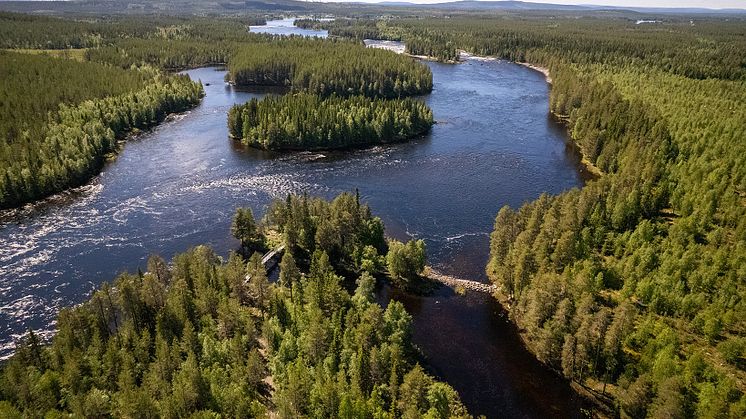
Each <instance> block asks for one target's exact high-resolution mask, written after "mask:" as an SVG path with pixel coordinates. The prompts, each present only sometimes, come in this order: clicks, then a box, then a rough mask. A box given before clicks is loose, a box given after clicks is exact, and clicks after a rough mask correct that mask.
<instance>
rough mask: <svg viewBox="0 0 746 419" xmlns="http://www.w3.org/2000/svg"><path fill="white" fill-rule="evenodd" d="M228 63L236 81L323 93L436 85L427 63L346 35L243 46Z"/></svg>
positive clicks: (405, 92) (393, 91) (389, 93)
mask: <svg viewBox="0 0 746 419" xmlns="http://www.w3.org/2000/svg"><path fill="white" fill-rule="evenodd" d="M228 69H229V72H230V79H231V81H233V82H234V83H236V84H237V85H270V86H278V85H279V86H289V87H292V89H293V90H295V91H304V92H308V93H315V94H318V95H321V96H330V95H332V94H335V95H337V96H349V95H364V96H368V97H382V98H399V97H404V96H414V95H421V94H425V93H429V92H430V91H431V90H432V88H433V76H432V74H431V73H430V69H429V68H428V67H427V66H425V65H423V64H422V63H419V62H416V61H414V60H412V59H410V58H408V57H403V56H398V55H396V54H392V53H391V52H389V51H383V50H379V49H374V48H365V47H364V46H363V45H360V44H359V43H353V42H343V41H329V40H318V39H303V38H294V39H281V40H277V41H275V42H272V44H270V45H258V46H257V47H254V48H247V47H242V48H240V49H239V50H238V52H237V53H236V55H235V56H233V57H232V58H231V60H230V64H229V66H228Z"/></svg>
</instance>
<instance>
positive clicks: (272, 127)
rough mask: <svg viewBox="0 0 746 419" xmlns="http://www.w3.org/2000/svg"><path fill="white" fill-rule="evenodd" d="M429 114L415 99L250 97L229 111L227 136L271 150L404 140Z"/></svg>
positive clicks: (425, 124) (423, 126)
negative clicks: (259, 98)
mask: <svg viewBox="0 0 746 419" xmlns="http://www.w3.org/2000/svg"><path fill="white" fill-rule="evenodd" d="M432 124H433V114H432V111H431V110H430V108H428V107H427V105H425V104H424V103H423V102H421V101H417V100H413V99H409V98H407V99H393V100H381V99H368V98H365V97H362V96H354V97H349V98H338V97H334V96H333V97H331V98H328V99H322V98H321V97H319V96H316V95H311V94H305V93H300V94H291V95H285V96H280V97H275V96H268V97H266V98H264V99H262V100H257V99H252V100H250V101H249V102H247V103H245V104H243V105H236V106H234V107H233V108H231V110H230V112H229V113H228V127H229V130H230V133H231V136H232V137H234V138H236V139H240V140H241V142H243V143H245V144H248V145H251V146H254V147H259V148H263V149H269V150H286V149H295V150H317V149H333V148H349V147H360V146H364V145H370V144H380V143H386V142H396V141H404V140H406V139H409V138H412V137H417V136H420V135H423V134H425V133H426V132H427V131H429V130H430V126H431V125H432Z"/></svg>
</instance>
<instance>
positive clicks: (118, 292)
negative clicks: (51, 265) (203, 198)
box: [0, 194, 470, 419]
mask: <svg viewBox="0 0 746 419" xmlns="http://www.w3.org/2000/svg"><path fill="white" fill-rule="evenodd" d="M268 229H274V230H275V231H277V230H279V231H284V234H283V239H282V240H283V242H284V244H285V253H284V255H283V256H282V261H281V263H280V275H279V281H277V282H270V281H269V279H268V277H267V272H266V270H265V266H264V264H263V263H262V260H261V255H260V254H259V253H253V255H252V256H251V257H250V258H249V260H248V263H247V262H246V260H244V259H243V258H242V257H241V256H239V255H238V254H237V253H231V254H230V256H229V257H228V258H227V259H226V260H223V259H222V258H221V257H219V256H218V255H217V254H215V252H213V251H212V250H211V249H210V248H208V247H205V246H197V247H195V248H193V249H191V250H190V251H188V252H186V253H183V254H179V255H177V256H175V257H174V258H173V260H172V261H171V263H170V264H169V263H167V262H166V261H165V260H163V259H162V258H160V257H157V256H153V257H151V258H150V259H149V260H148V263H147V271H146V272H138V273H137V274H122V275H121V276H119V277H118V278H117V279H116V280H115V281H114V282H113V283H112V284H111V285H107V284H104V285H103V286H102V287H101V288H100V289H99V290H98V291H96V293H94V294H93V296H92V297H91V298H90V299H89V300H88V301H87V302H85V303H84V304H81V305H79V306H76V307H72V308H67V309H65V310H63V311H62V312H61V313H60V315H59V320H58V325H57V327H58V332H57V334H56V336H55V338H54V339H53V341H52V344H51V345H50V346H43V345H42V344H41V342H40V341H39V340H38V338H37V337H36V336H35V335H34V334H33V333H30V334H29V335H28V336H27V337H26V338H25V340H24V341H23V342H22V344H21V345H20V346H19V347H18V349H17V351H16V354H15V355H14V356H13V357H12V358H11V359H10V360H9V361H7V363H6V364H5V365H3V367H2V375H0V398H1V399H2V400H3V401H0V416H2V417H3V418H9V419H12V418H21V417H55V416H59V415H64V414H67V413H71V414H74V415H78V416H82V417H92V416H95V417H110V416H114V417H151V416H158V417H164V418H178V417H233V418H244V417H245V418H251V417H263V416H266V415H270V414H271V415H277V416H278V417H282V418H297V417H306V416H307V417H344V418H348V417H349V418H361V417H380V418H389V417H390V418H394V417H432V418H468V417H470V416H469V414H468V412H467V411H466V409H465V408H464V406H463V405H462V404H461V401H460V400H459V397H458V394H457V393H456V392H455V391H454V390H453V389H452V388H451V387H450V386H449V385H447V384H445V383H443V382H439V381H437V380H435V379H433V378H432V377H431V376H430V375H428V374H426V373H425V372H424V370H423V369H422V367H421V366H420V365H419V364H418V363H417V357H418V355H417V350H416V348H415V347H414V346H413V345H412V342H411V339H410V336H411V317H410V316H409V314H408V313H407V312H406V311H405V310H404V307H403V306H402V304H401V303H398V302H395V301H394V302H391V303H389V304H388V306H387V307H386V308H385V309H384V308H383V307H381V306H380V305H378V304H376V303H375V300H374V295H373V289H374V285H375V281H376V279H375V278H374V276H373V275H380V274H381V272H382V271H381V265H380V261H379V259H380V256H378V252H379V251H380V252H385V251H386V247H387V244H386V241H385V240H384V237H383V224H382V223H381V220H380V219H378V218H376V217H373V216H372V214H371V210H370V208H369V207H368V206H366V205H364V204H361V203H360V201H359V198H357V197H356V196H355V195H352V194H342V195H340V196H338V197H337V198H335V199H334V200H333V201H331V202H328V201H324V200H321V199H310V198H308V197H305V196H302V197H300V196H288V197H287V199H286V200H279V201H277V202H275V203H274V204H273V205H272V206H271V208H270V211H269V213H268V215H267V221H266V224H263V225H256V224H255V222H254V220H253V215H252V214H251V212H250V210H248V212H246V211H239V212H238V213H237V216H236V220H235V221H234V229H233V232H234V234H235V235H236V236H237V237H240V238H241V241H242V243H243V244H244V245H249V246H261V245H262V243H266V242H267V241H268V240H269V239H268V238H267V237H264V236H263V234H262V231H266V230H268ZM420 246H421V245H420ZM415 247H416V246H415ZM407 257H408V256H406V252H400V251H398V252H397V254H396V255H392V256H391V257H390V258H389V259H390V260H395V259H400V260H401V261H402V262H396V263H397V264H398V265H397V266H403V265H405V264H407V262H405V260H406V259H407ZM402 258H403V259H402ZM420 270H421V268H420ZM394 271H396V268H394ZM397 272H398V271H397ZM340 273H345V274H346V275H347V277H346V278H345V277H343V276H341V275H340ZM400 273H403V272H400ZM353 278H356V279H355V282H356V284H357V286H356V288H355V291H354V293H352V294H351V293H349V292H348V291H346V290H345V282H348V285H349V282H351V281H352V279H353Z"/></svg>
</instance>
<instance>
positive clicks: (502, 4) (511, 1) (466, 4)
mask: <svg viewBox="0 0 746 419" xmlns="http://www.w3.org/2000/svg"><path fill="white" fill-rule="evenodd" d="M375 4H379V5H381V6H396V7H418V8H423V9H438V10H514V11H520V10H559V11H573V10H577V11H591V10H614V11H623V10H627V11H634V12H640V13H674V14H682V13H684V14H746V8H743V9H733V8H731V9H709V8H705V7H629V6H601V5H594V4H584V5H571V4H553V3H533V2H526V1H518V0H497V1H494V0H487V1H477V0H460V1H451V2H443V3H432V4H418V3H412V2H407V1H382V2H378V3H375Z"/></svg>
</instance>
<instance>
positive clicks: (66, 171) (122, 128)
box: [0, 51, 202, 208]
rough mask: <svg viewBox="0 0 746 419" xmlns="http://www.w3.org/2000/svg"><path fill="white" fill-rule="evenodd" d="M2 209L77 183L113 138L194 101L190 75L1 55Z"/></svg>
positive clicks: (198, 90) (198, 92) (196, 94)
mask: <svg viewBox="0 0 746 419" xmlns="http://www.w3.org/2000/svg"><path fill="white" fill-rule="evenodd" d="M0 75H1V77H2V79H3V84H2V86H1V87H0V111H2V115H3V116H2V118H0V133H1V135H2V141H0V208H4V207H12V206H17V205H19V204H22V203H25V202H29V201H32V200H35V199H39V198H42V197H45V196H47V195H50V194H52V193H55V192H59V191H61V190H64V189H66V188H68V187H71V186H77V185H81V184H83V183H84V182H86V181H87V180H88V179H90V177H91V176H93V175H94V174H96V173H97V172H98V170H99V169H100V167H101V165H102V164H103V161H104V158H105V156H106V154H107V153H110V152H112V151H114V150H115V147H116V140H117V139H118V138H120V137H121V136H122V135H123V134H124V133H126V132H128V131H130V130H132V129H134V128H147V127H149V126H152V125H153V124H155V123H157V122H159V121H161V120H163V118H165V116H166V115H167V114H168V113H171V112H180V111H183V110H185V109H187V108H189V107H191V106H193V105H194V104H196V103H197V102H198V101H199V99H200V98H201V96H202V86H201V85H199V84H196V83H192V82H191V81H190V80H189V79H188V78H187V77H181V76H177V77H169V76H164V75H162V74H160V73H158V72H157V71H154V70H149V69H143V70H140V71H125V70H120V69H117V68H114V67H110V66H105V65H100V64H95V63H88V62H78V61H75V60H70V59H65V58H53V57H49V56H42V55H30V54H18V53H13V52H7V51H6V52H0Z"/></svg>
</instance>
